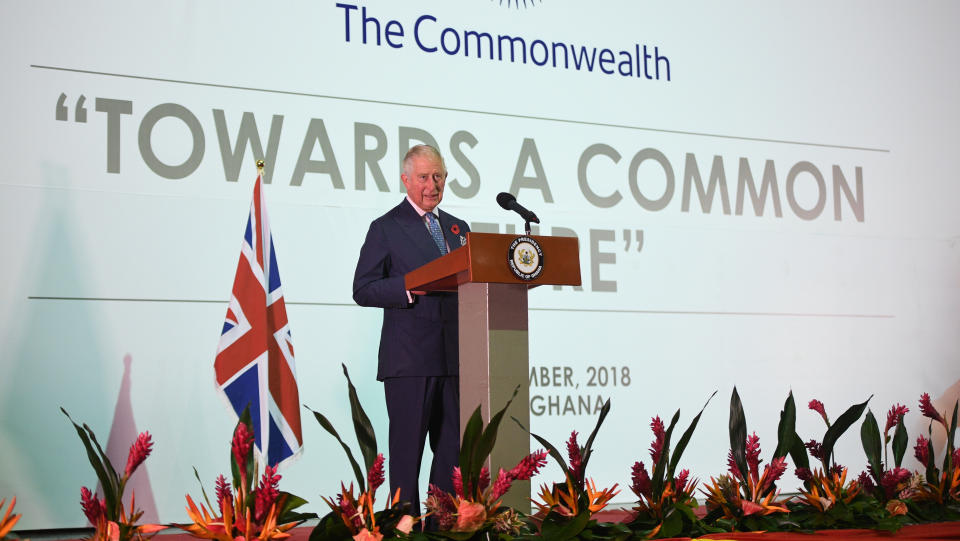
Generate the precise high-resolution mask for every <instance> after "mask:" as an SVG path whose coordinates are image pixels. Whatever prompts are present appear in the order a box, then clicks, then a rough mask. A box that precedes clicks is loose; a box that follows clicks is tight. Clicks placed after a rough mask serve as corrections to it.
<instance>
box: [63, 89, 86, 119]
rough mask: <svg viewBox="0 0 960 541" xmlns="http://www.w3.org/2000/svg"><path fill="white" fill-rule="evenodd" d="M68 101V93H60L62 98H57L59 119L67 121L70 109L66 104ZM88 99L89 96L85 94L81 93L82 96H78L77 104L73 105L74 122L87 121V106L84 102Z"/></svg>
mask: <svg viewBox="0 0 960 541" xmlns="http://www.w3.org/2000/svg"><path fill="white" fill-rule="evenodd" d="M66 101H67V95H66V94H64V93H63V92H61V93H60V99H58V100H57V120H62V121H64V122H66V121H67V117H68V114H69V111H67V109H68V107H67V106H66V105H65V103H66ZM85 101H87V97H86V96H84V95H83V94H80V97H79V98H77V103H76V105H74V106H73V121H74V122H86V121H87V108H86V107H84V106H83V103H84V102H85Z"/></svg>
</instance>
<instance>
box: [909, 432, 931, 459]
mask: <svg viewBox="0 0 960 541" xmlns="http://www.w3.org/2000/svg"><path fill="white" fill-rule="evenodd" d="M928 443H929V441H928V440H927V438H924V437H923V436H917V444H916V445H914V446H913V456H915V457H917V460H918V461H919V462H920V463H921V464H923V465H924V466H926V465H927V463H928V462H929V461H930V448H929V447H928V446H927V444H928Z"/></svg>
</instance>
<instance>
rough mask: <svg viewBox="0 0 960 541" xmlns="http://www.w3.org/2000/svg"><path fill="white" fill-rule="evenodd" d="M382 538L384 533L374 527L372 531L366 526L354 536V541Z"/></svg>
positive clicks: (376, 540)
mask: <svg viewBox="0 0 960 541" xmlns="http://www.w3.org/2000/svg"><path fill="white" fill-rule="evenodd" d="M381 539H383V534H382V533H380V532H379V531H378V530H377V529H376V528H374V529H373V531H372V532H371V531H370V530H368V529H366V528H364V529H362V530H360V533H358V534H357V535H355V536H353V541H380V540H381Z"/></svg>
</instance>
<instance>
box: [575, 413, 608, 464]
mask: <svg viewBox="0 0 960 541" xmlns="http://www.w3.org/2000/svg"><path fill="white" fill-rule="evenodd" d="M608 413H610V399H609V398H608V399H607V401H606V402H604V404H603V407H601V408H600V416H599V417H597V424H596V426H594V427H593V432H590V437H589V438H587V443H586V444H584V446H583V457H582V458H583V460H581V461H580V473H581V476H583V474H586V472H587V462H589V461H590V455H591V454H593V440H594V438H596V437H597V432H599V431H600V425H602V424H603V420H604V419H606V418H607V414H608ZM585 478H586V477H585V476H584V479H585Z"/></svg>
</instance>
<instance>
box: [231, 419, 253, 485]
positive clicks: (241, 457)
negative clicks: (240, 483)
mask: <svg viewBox="0 0 960 541" xmlns="http://www.w3.org/2000/svg"><path fill="white" fill-rule="evenodd" d="M253 440H254V437H253V432H251V431H250V429H249V428H247V425H246V424H245V423H239V424H238V425H237V429H236V431H234V433H233V441H232V442H231V443H230V448H231V450H232V451H233V459H234V460H235V461H236V462H237V468H238V469H239V470H240V477H241V478H242V479H243V480H244V485H245V484H246V477H247V455H248V454H249V453H250V446H251V445H253Z"/></svg>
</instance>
